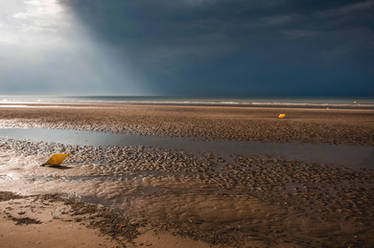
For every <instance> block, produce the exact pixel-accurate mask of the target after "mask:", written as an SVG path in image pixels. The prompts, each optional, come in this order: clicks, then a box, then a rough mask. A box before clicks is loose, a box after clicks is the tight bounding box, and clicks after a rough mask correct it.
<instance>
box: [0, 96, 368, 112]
mask: <svg viewBox="0 0 374 248" xmlns="http://www.w3.org/2000/svg"><path fill="white" fill-rule="evenodd" d="M37 103H40V104H59V103H60V104H92V103H113V104H115V103H127V104H177V105H208V106H209V105H213V106H252V107H300V108H302V107H308V108H358V109H374V98H355V97H261V98H257V97H250V98H222V97H218V98H217V97H169V96H53V95H48V96H35V95H33V96H21V95H18V96H14V95H13V96H9V95H3V96H0V105H8V104H9V105H12V104H37Z"/></svg>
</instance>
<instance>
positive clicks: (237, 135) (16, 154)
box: [0, 103, 374, 247]
mask: <svg viewBox="0 0 374 248" xmlns="http://www.w3.org/2000/svg"><path fill="white" fill-rule="evenodd" d="M280 113H285V114H286V118H285V119H278V115H279V114H280ZM0 128H1V129H5V128H6V129H14V130H17V129H18V128H28V129H29V128H34V129H35V128H39V129H41V130H42V129H64V130H81V131H96V132H109V133H111V134H115V135H132V136H131V137H136V136H139V137H150V136H151V137H154V139H156V141H155V142H154V143H152V144H153V145H149V144H148V145H147V144H145V145H142V144H140V143H139V144H136V145H128V144H127V145H120V144H118V145H114V144H113V145H90V144H81V143H79V142H77V144H64V143H58V142H46V141H44V140H40V141H37V140H30V139H15V138H12V137H5V136H1V137H0V189H1V190H0V191H1V193H0V209H1V213H2V214H1V216H0V218H1V222H0V231H1V232H0V233H1V235H0V243H2V244H4V243H5V244H8V247H23V246H29V247H50V246H51V245H53V246H57V247H74V246H75V247H373V245H374V238H373V237H374V208H373V206H374V169H373V167H372V166H371V164H372V163H370V161H371V158H372V156H373V150H372V149H373V145H374V110H372V109H352V108H350V109H344V108H339V109H331V108H292V107H284V106H283V107H253V106H252V107H247V106H201V105H172V104H159V105H155V104H154V105H147V104H124V103H117V104H115V103H96V104H82V103H79V104H72V103H68V104H66V103H65V104H53V103H48V104H46V103H32V104H30V103H28V104H25V103H22V104H21V103H20V104H11V105H9V104H0ZM124 137H125V136H124ZM158 137H160V140H161V139H162V138H163V137H170V138H172V139H174V138H175V139H177V140H176V141H173V142H179V143H183V142H185V143H188V142H190V143H188V144H192V145H190V146H194V144H195V143H192V142H191V141H190V140H197V141H198V142H200V143H201V144H205V143H208V142H212V141H213V142H221V141H222V142H231V143H229V145H230V146H231V148H230V149H231V150H229V151H230V152H227V153H225V154H223V152H222V150H216V151H215V150H212V151H208V150H204V148H202V149H200V150H196V151H195V150H194V149H187V148H186V149H184V147H183V146H176V147H175V148H174V149H173V147H170V146H168V147H162V146H158V145H157V139H158ZM139 139H140V138H139ZM204 142H205V143H204ZM235 142H243V143H242V144H243V146H244V145H245V144H249V143H250V142H254V143H250V144H251V145H252V146H253V147H255V146H258V145H259V144H262V143H264V144H275V145H287V144H293V145H295V144H296V146H298V144H300V145H301V144H303V145H306V147H309V145H313V147H314V146H315V147H318V146H322V147H327V148H326V150H327V151H328V149H332V150H333V149H340V147H344V149H346V148H347V149H349V148H350V147H351V148H352V150H355V149H361V148H362V149H363V150H362V151H363V152H362V153H357V154H363V155H365V156H366V155H367V156H368V157H367V158H361V157H357V158H356V160H360V161H361V160H362V162H360V163H356V164H354V166H351V164H352V163H351V164H350V163H348V162H347V163H345V161H344V159H343V160H342V161H339V162H337V163H334V162H331V161H334V160H326V159H325V158H324V157H323V156H320V155H319V154H312V155H311V156H309V157H305V156H304V155H303V156H298V157H297V156H296V157H287V156H278V155H276V153H272V152H271V151H269V152H266V150H265V151H264V149H263V150H261V152H253V153H244V152H243V149H240V148H239V147H238V146H239V145H238V144H241V143H235ZM257 142H258V143H257ZM200 143H199V144H200ZM196 144H197V143H196ZM201 147H204V146H201ZM236 147H237V148H236ZM272 147H273V146H272ZM274 147H278V146H274ZM322 150H323V149H322ZM236 151H237V152H236ZM342 151H343V150H342ZM61 152H62V153H69V154H70V155H69V157H68V158H67V160H66V161H65V162H64V163H63V165H61V166H54V167H53V166H52V167H40V164H42V163H43V162H44V161H45V160H46V159H47V158H48V157H49V156H50V155H51V154H53V153H61ZM287 152H288V151H287ZM288 153H289V152H288ZM288 153H285V154H286V155H287V154H288ZM354 154H356V153H353V155H352V156H353V158H352V156H351V159H355V157H354ZM313 156H314V157H319V156H320V157H321V158H320V160H316V161H314V160H310V159H309V158H310V157H313ZM304 157H305V159H304ZM324 159H325V160H324ZM52 210H53V211H52ZM6 230H9V231H6ZM52 230H55V231H54V233H59V235H58V237H56V236H53V234H52V232H53V231H52ZM61 230H63V231H61ZM48 231H50V232H48ZM40 234H43V236H42V237H40V236H39V235H40ZM74 235H76V236H74ZM61 237H71V238H69V239H66V238H65V239H61ZM74 237H82V238H81V239H79V240H78V241H79V242H80V243H79V242H78V241H77V239H76V238H74ZM15 241H17V242H15ZM27 242H28V243H27ZM30 242H31V243H30ZM38 242H39V243H38ZM43 245H44V246H43Z"/></svg>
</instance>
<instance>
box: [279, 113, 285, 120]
mask: <svg viewBox="0 0 374 248" xmlns="http://www.w3.org/2000/svg"><path fill="white" fill-rule="evenodd" d="M285 117H286V114H280V115H278V118H279V119H283V118H285Z"/></svg>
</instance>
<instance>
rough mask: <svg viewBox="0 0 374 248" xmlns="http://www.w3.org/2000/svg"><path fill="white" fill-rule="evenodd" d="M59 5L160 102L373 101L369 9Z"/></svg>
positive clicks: (115, 1) (87, 1)
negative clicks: (217, 98)
mask: <svg viewBox="0 0 374 248" xmlns="http://www.w3.org/2000/svg"><path fill="white" fill-rule="evenodd" d="M60 2H61V3H62V4H64V5H65V6H67V7H68V8H70V9H71V11H72V12H74V14H75V15H76V17H77V18H79V20H80V21H81V22H82V23H83V24H84V25H85V26H86V27H87V28H88V29H89V30H90V32H91V35H92V36H93V37H94V38H95V39H97V40H100V42H102V43H104V44H107V45H110V46H111V47H113V48H114V49H115V50H116V51H117V52H118V54H119V56H120V57H122V58H124V59H126V61H130V64H127V69H128V70H131V71H134V72H135V73H137V74H139V75H141V77H143V78H144V80H143V83H144V82H146V84H147V87H148V88H151V89H152V91H153V92H155V93H157V94H161V95H169V94H176V95H227V96H228V95H232V96H234V95H256V94H257V95H258V94H262V95H269V94H270V95H374V82H373V79H374V77H373V76H374V72H373V71H374V70H372V68H373V67H374V17H373V15H372V13H374V1H371V0H369V1H349V0H337V1H315V0H313V1H311V0H304V1H300V0H276V1H275V0H274V1H272V0H270V1H254V0H253V1H249V0H175V1H169V0H137V1H123V0H60ZM115 87H118V88H119V89H120V88H121V85H120V83H118V85H116V86H115Z"/></svg>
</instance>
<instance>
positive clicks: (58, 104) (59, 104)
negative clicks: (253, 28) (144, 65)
mask: <svg viewBox="0 0 374 248" xmlns="http://www.w3.org/2000/svg"><path fill="white" fill-rule="evenodd" d="M126 105H134V106H137V105H138V106H175V107H217V108H219V107H226V108H252V109H256V108H260V109H261V108H264V109H280V108H282V109H302V110H311V109H315V110H343V111H344V110H368V111H374V105H373V104H359V103H357V104H334V103H321V104H317V103H316V104H314V103H284V104H283V103H209V102H196V103H195V102H185V103H183V102H158V101H149V102H148V101H145V102H141V101H137V102H131V101H124V102H119V101H118V102H117V101H112V102H111V101H103V102H98V101H92V102H89V101H87V102H43V103H38V102H0V108H7V107H12V108H25V107H29V108H35V107H40V108H43V107H45V108H47V107H56V108H58V107H78V108H79V107H109V108H110V107H122V106H126Z"/></svg>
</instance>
